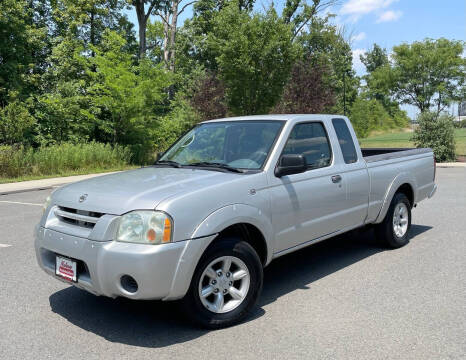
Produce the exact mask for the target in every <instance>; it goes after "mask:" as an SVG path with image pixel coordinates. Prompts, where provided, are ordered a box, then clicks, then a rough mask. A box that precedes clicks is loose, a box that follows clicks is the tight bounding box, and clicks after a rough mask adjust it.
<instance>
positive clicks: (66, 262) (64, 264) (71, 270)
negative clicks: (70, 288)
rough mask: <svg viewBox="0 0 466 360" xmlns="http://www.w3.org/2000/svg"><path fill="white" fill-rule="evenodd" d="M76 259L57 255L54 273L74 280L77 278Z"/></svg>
mask: <svg viewBox="0 0 466 360" xmlns="http://www.w3.org/2000/svg"><path fill="white" fill-rule="evenodd" d="M76 268H77V266H76V261H73V260H71V259H68V258H65V257H62V256H57V257H56V263H55V274H56V275H58V276H61V277H62V278H65V279H66V280H70V281H75V282H76V280H77V274H76Z"/></svg>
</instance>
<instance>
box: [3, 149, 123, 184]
mask: <svg viewBox="0 0 466 360" xmlns="http://www.w3.org/2000/svg"><path fill="white" fill-rule="evenodd" d="M130 156H131V154H130V151H129V149H128V148H125V147H122V146H115V147H112V146H110V145H108V144H101V143H95V142H91V143H83V144H70V143H63V144H60V145H52V146H47V147H41V148H38V149H33V148H31V147H27V148H26V147H23V146H8V145H4V146H0V178H17V177H23V176H42V175H68V174H70V173H71V174H72V173H78V172H92V171H101V170H107V169H119V168H123V167H125V166H126V165H128V164H129V161H130Z"/></svg>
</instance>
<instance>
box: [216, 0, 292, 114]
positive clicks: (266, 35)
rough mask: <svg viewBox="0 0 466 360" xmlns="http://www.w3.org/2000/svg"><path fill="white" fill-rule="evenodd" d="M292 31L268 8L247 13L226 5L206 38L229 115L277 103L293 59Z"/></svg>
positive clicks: (266, 108) (256, 111)
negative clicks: (212, 50) (211, 51)
mask: <svg viewBox="0 0 466 360" xmlns="http://www.w3.org/2000/svg"><path fill="white" fill-rule="evenodd" d="M292 36H293V34H292V32H291V29H290V26H289V25H287V24H285V23H284V22H283V21H282V20H281V19H280V18H279V17H278V16H277V14H276V12H275V11H274V10H273V9H271V10H269V11H267V13H265V14H253V15H250V14H248V13H246V12H243V11H240V10H239V9H238V6H235V4H230V5H228V6H226V7H225V8H224V9H223V10H222V11H220V12H219V14H218V16H216V18H215V22H214V29H213V31H212V33H211V34H210V36H209V38H208V42H209V45H210V47H211V48H212V49H214V52H215V54H216V58H215V59H216V61H217V63H218V68H219V77H220V79H221V80H222V81H223V82H224V84H225V88H226V99H227V103H228V107H229V110H230V111H231V112H232V113H233V114H259V113H267V112H268V111H269V109H270V108H271V107H272V106H273V105H274V104H275V103H276V102H277V100H278V99H279V97H280V95H281V93H282V91H283V86H284V84H285V82H286V80H287V79H288V76H289V72H290V69H291V66H292V64H293V62H294V59H295V48H294V46H293V44H292V42H291V38H292Z"/></svg>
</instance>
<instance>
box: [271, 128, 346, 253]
mask: <svg viewBox="0 0 466 360" xmlns="http://www.w3.org/2000/svg"><path fill="white" fill-rule="evenodd" d="M283 154H301V155H303V156H304V157H305V158H306V161H307V164H308V170H307V171H306V172H304V173H300V174H293V175H287V176H283V177H280V178H278V177H276V176H274V175H273V172H272V174H270V178H269V184H270V185H271V187H270V188H269V190H270V199H271V212H272V223H273V227H274V232H275V241H276V242H275V252H280V251H282V250H286V249H288V248H292V247H294V246H297V245H299V244H302V243H304V242H307V241H310V240H313V239H316V238H319V237H321V236H324V235H327V234H329V233H332V232H335V231H338V230H340V229H341V228H342V227H343V226H344V224H342V223H341V222H340V221H339V219H340V218H341V217H342V213H343V212H344V211H345V207H346V188H345V186H344V181H343V180H342V179H341V178H339V176H340V175H339V173H340V171H339V170H340V164H339V163H338V162H335V156H334V154H333V152H332V147H331V144H330V140H329V136H328V134H327V131H326V129H325V126H324V123H323V122H320V121H310V122H302V123H297V124H295V125H294V127H293V129H292V130H291V132H290V134H289V137H288V139H287V142H286V144H285V146H284V148H283V151H282V155H283Z"/></svg>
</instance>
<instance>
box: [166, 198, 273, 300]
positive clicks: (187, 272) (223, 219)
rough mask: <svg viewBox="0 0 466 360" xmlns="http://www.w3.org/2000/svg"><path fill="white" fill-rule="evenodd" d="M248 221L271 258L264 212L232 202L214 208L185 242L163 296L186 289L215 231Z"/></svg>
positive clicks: (269, 229)
mask: <svg viewBox="0 0 466 360" xmlns="http://www.w3.org/2000/svg"><path fill="white" fill-rule="evenodd" d="M238 223H248V224H251V225H254V226H255V227H257V228H258V229H259V230H260V231H261V233H262V235H263V236H264V238H265V241H266V244H267V261H266V264H268V263H269V262H270V261H271V260H272V255H273V248H272V246H271V244H272V234H273V230H272V224H271V222H270V220H269V219H268V218H267V216H265V214H264V212H263V211H262V210H260V209H258V208H255V207H253V206H250V205H246V204H234V205H228V206H225V207H222V208H220V209H218V210H215V211H214V212H213V213H211V214H210V215H209V216H207V217H206V218H205V219H204V220H203V221H202V222H201V223H200V224H199V225H198V226H197V228H196V229H195V230H194V232H193V234H192V236H191V239H190V240H187V241H189V244H188V245H187V246H186V248H185V250H184V252H183V254H182V256H181V259H180V261H179V264H178V267H177V270H176V274H175V277H174V279H173V282H172V286H171V290H170V294H169V295H168V296H167V297H166V298H164V300H174V299H179V298H181V297H183V296H184V295H185V294H186V292H187V291H188V289H189V285H190V283H191V279H192V277H193V275H194V271H195V270H196V266H197V264H198V262H199V260H200V258H201V256H202V254H203V253H204V251H205V250H206V249H207V247H208V246H209V245H210V244H211V243H212V241H214V240H215V238H216V237H217V234H218V233H219V232H221V231H222V230H224V229H225V228H227V227H229V226H231V225H234V224H238Z"/></svg>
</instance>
